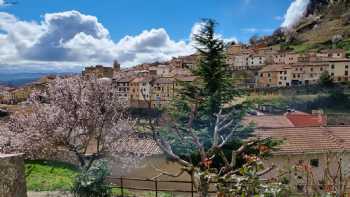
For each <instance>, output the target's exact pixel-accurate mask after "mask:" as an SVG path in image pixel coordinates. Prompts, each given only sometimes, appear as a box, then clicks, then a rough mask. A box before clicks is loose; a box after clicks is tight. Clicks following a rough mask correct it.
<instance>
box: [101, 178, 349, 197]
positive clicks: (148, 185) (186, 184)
mask: <svg viewBox="0 0 350 197" xmlns="http://www.w3.org/2000/svg"><path fill="white" fill-rule="evenodd" d="M107 180H108V182H110V183H111V185H112V188H118V189H120V194H118V196H120V197H130V196H137V194H134V193H135V192H152V193H153V194H154V196H155V197H160V196H161V193H170V194H183V195H184V196H188V197H195V196H198V191H197V190H196V188H195V187H194V183H193V181H180V180H157V179H140V178H127V177H108V179H107ZM300 186H301V185H294V187H293V186H291V187H292V188H294V189H292V188H290V189H291V190H292V191H293V192H291V193H289V194H288V196H291V197H303V196H306V197H308V196H317V194H316V193H315V192H313V191H311V188H312V187H313V185H309V184H308V185H307V186H306V185H303V186H302V187H300ZM305 186H306V187H305ZM319 186H320V187H323V186H321V185H319ZM332 187H333V186H332ZM306 188H308V189H307V190H305V189H306ZM328 189H329V190H332V188H328ZM320 190H323V191H325V190H327V187H326V188H322V189H321V188H320ZM346 191H347V193H346V194H344V195H342V196H341V197H350V193H348V192H349V191H350V188H347V190H346ZM209 193H210V194H211V195H212V196H216V195H215V194H216V193H217V191H216V190H215V183H212V185H211V186H210V191H209ZM330 193H333V194H334V195H330V196H337V194H336V192H330ZM153 194H152V195H148V196H153ZM181 196H182V195H181Z"/></svg>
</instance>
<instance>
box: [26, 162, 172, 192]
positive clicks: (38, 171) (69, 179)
mask: <svg viewBox="0 0 350 197" xmlns="http://www.w3.org/2000/svg"><path fill="white" fill-rule="evenodd" d="M25 173H26V181H27V189H28V191H36V192H41V191H69V190H70V189H71V187H72V186H73V181H74V178H75V176H76V175H77V174H78V169H77V168H76V167H74V166H73V165H70V164H66V163H62V162H57V161H42V160H39V161H26V162H25ZM123 192H124V195H126V196H139V197H153V196H154V192H137V193H133V192H131V191H128V190H127V189H124V191H123ZM121 193H122V192H121V189H119V188H113V189H112V194H113V196H121ZM158 196H160V197H170V196H171V194H169V193H166V192H160V193H159V195H158Z"/></svg>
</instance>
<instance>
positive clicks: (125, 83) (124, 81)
mask: <svg viewBox="0 0 350 197" xmlns="http://www.w3.org/2000/svg"><path fill="white" fill-rule="evenodd" d="M132 80H133V77H122V78H119V79H115V78H113V79H112V86H113V88H114V90H115V91H116V93H117V95H118V96H119V98H120V99H121V100H122V101H125V102H126V103H129V88H130V81H132Z"/></svg>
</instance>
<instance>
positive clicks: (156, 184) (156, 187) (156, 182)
mask: <svg viewBox="0 0 350 197" xmlns="http://www.w3.org/2000/svg"><path fill="white" fill-rule="evenodd" d="M154 184H155V189H156V197H158V179H156V180H155V181H154Z"/></svg>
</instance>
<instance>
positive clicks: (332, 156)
mask: <svg viewBox="0 0 350 197" xmlns="http://www.w3.org/2000/svg"><path fill="white" fill-rule="evenodd" d="M344 154H346V153H345V152H339V153H326V156H325V157H324V161H321V162H324V165H322V167H323V168H322V171H323V173H322V175H321V176H320V174H317V173H316V172H315V169H314V168H313V167H312V166H311V165H310V164H309V163H299V164H297V165H295V167H294V169H295V171H294V172H295V174H296V175H297V177H295V179H296V182H297V186H301V187H302V188H303V190H304V194H305V195H306V196H315V195H316V196H326V195H334V196H339V197H345V196H346V192H347V191H348V186H349V181H350V172H349V163H348V161H347V160H346V159H344V158H345V157H344Z"/></svg>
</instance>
